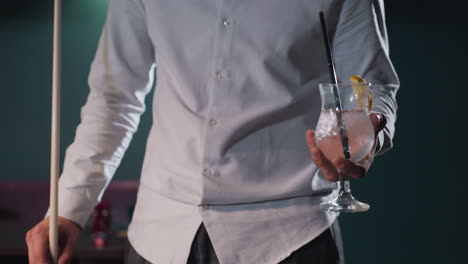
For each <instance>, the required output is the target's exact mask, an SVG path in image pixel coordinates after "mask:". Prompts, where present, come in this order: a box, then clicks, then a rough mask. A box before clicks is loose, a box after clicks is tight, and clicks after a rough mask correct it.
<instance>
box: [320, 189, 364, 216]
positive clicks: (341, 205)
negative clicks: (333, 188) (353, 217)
mask: <svg viewBox="0 0 468 264" xmlns="http://www.w3.org/2000/svg"><path fill="white" fill-rule="evenodd" d="M369 208H370V206H369V205H368V204H366V203H363V202H360V201H358V200H356V199H354V197H353V196H352V195H351V194H340V196H338V197H337V198H335V199H333V200H330V201H328V202H324V203H321V204H320V209H322V211H325V212H343V213H359V212H365V211H367V210H369Z"/></svg>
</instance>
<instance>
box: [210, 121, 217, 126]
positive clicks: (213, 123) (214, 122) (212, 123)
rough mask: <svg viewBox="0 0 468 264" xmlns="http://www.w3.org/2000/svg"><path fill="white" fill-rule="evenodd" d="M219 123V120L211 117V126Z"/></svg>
mask: <svg viewBox="0 0 468 264" xmlns="http://www.w3.org/2000/svg"><path fill="white" fill-rule="evenodd" d="M217 124H218V120H215V119H211V120H210V126H216V125H217Z"/></svg>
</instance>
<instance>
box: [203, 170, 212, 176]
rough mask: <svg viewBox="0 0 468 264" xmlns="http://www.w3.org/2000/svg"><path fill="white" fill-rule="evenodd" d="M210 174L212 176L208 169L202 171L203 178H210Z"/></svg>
mask: <svg viewBox="0 0 468 264" xmlns="http://www.w3.org/2000/svg"><path fill="white" fill-rule="evenodd" d="M211 174H213V172H212V171H211V170H210V169H204V170H203V176H207V177H208V176H211Z"/></svg>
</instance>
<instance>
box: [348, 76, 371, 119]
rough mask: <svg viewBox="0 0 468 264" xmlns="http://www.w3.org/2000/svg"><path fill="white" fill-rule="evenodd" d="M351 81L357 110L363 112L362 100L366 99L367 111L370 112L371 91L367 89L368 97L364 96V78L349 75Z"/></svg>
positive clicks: (365, 87)
mask: <svg viewBox="0 0 468 264" xmlns="http://www.w3.org/2000/svg"><path fill="white" fill-rule="evenodd" d="M349 80H350V81H351V86H352V87H353V94H354V98H355V99H356V102H357V105H358V107H359V109H361V110H364V107H365V103H364V100H365V99H366V97H367V110H368V111H370V110H371V108H372V91H371V90H370V89H369V95H368V96H367V94H366V89H367V82H366V80H364V78H362V77H360V76H357V75H351V76H350V77H349Z"/></svg>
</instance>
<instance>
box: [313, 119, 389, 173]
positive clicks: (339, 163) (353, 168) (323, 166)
mask: <svg viewBox="0 0 468 264" xmlns="http://www.w3.org/2000/svg"><path fill="white" fill-rule="evenodd" d="M369 117H370V119H371V122H372V125H373V126H374V132H375V137H376V140H375V143H374V147H373V148H372V150H371V152H370V153H369V154H368V155H367V156H366V157H365V158H364V159H362V160H361V161H359V162H357V163H354V162H351V161H349V160H347V159H345V158H339V159H336V160H332V161H330V160H328V159H327V158H326V157H325V156H324V155H323V153H322V152H321V151H320V149H319V148H318V147H317V144H316V143H315V131H313V130H308V131H307V132H306V141H307V145H308V146H309V150H310V153H311V155H312V160H313V161H314V163H315V165H317V167H318V168H319V169H320V170H321V171H322V173H323V176H324V177H325V178H326V179H327V180H329V181H338V180H339V178H338V171H339V172H340V173H341V175H342V176H343V178H344V179H349V178H357V179H360V178H362V177H364V175H365V174H366V172H367V171H368V170H369V168H370V166H371V164H372V162H373V161H374V156H375V151H376V148H377V143H378V141H377V135H378V133H379V132H380V131H381V130H382V129H384V127H385V125H386V124H387V121H386V119H385V117H384V116H383V115H381V114H375V113H372V114H370V115H369Z"/></svg>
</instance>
